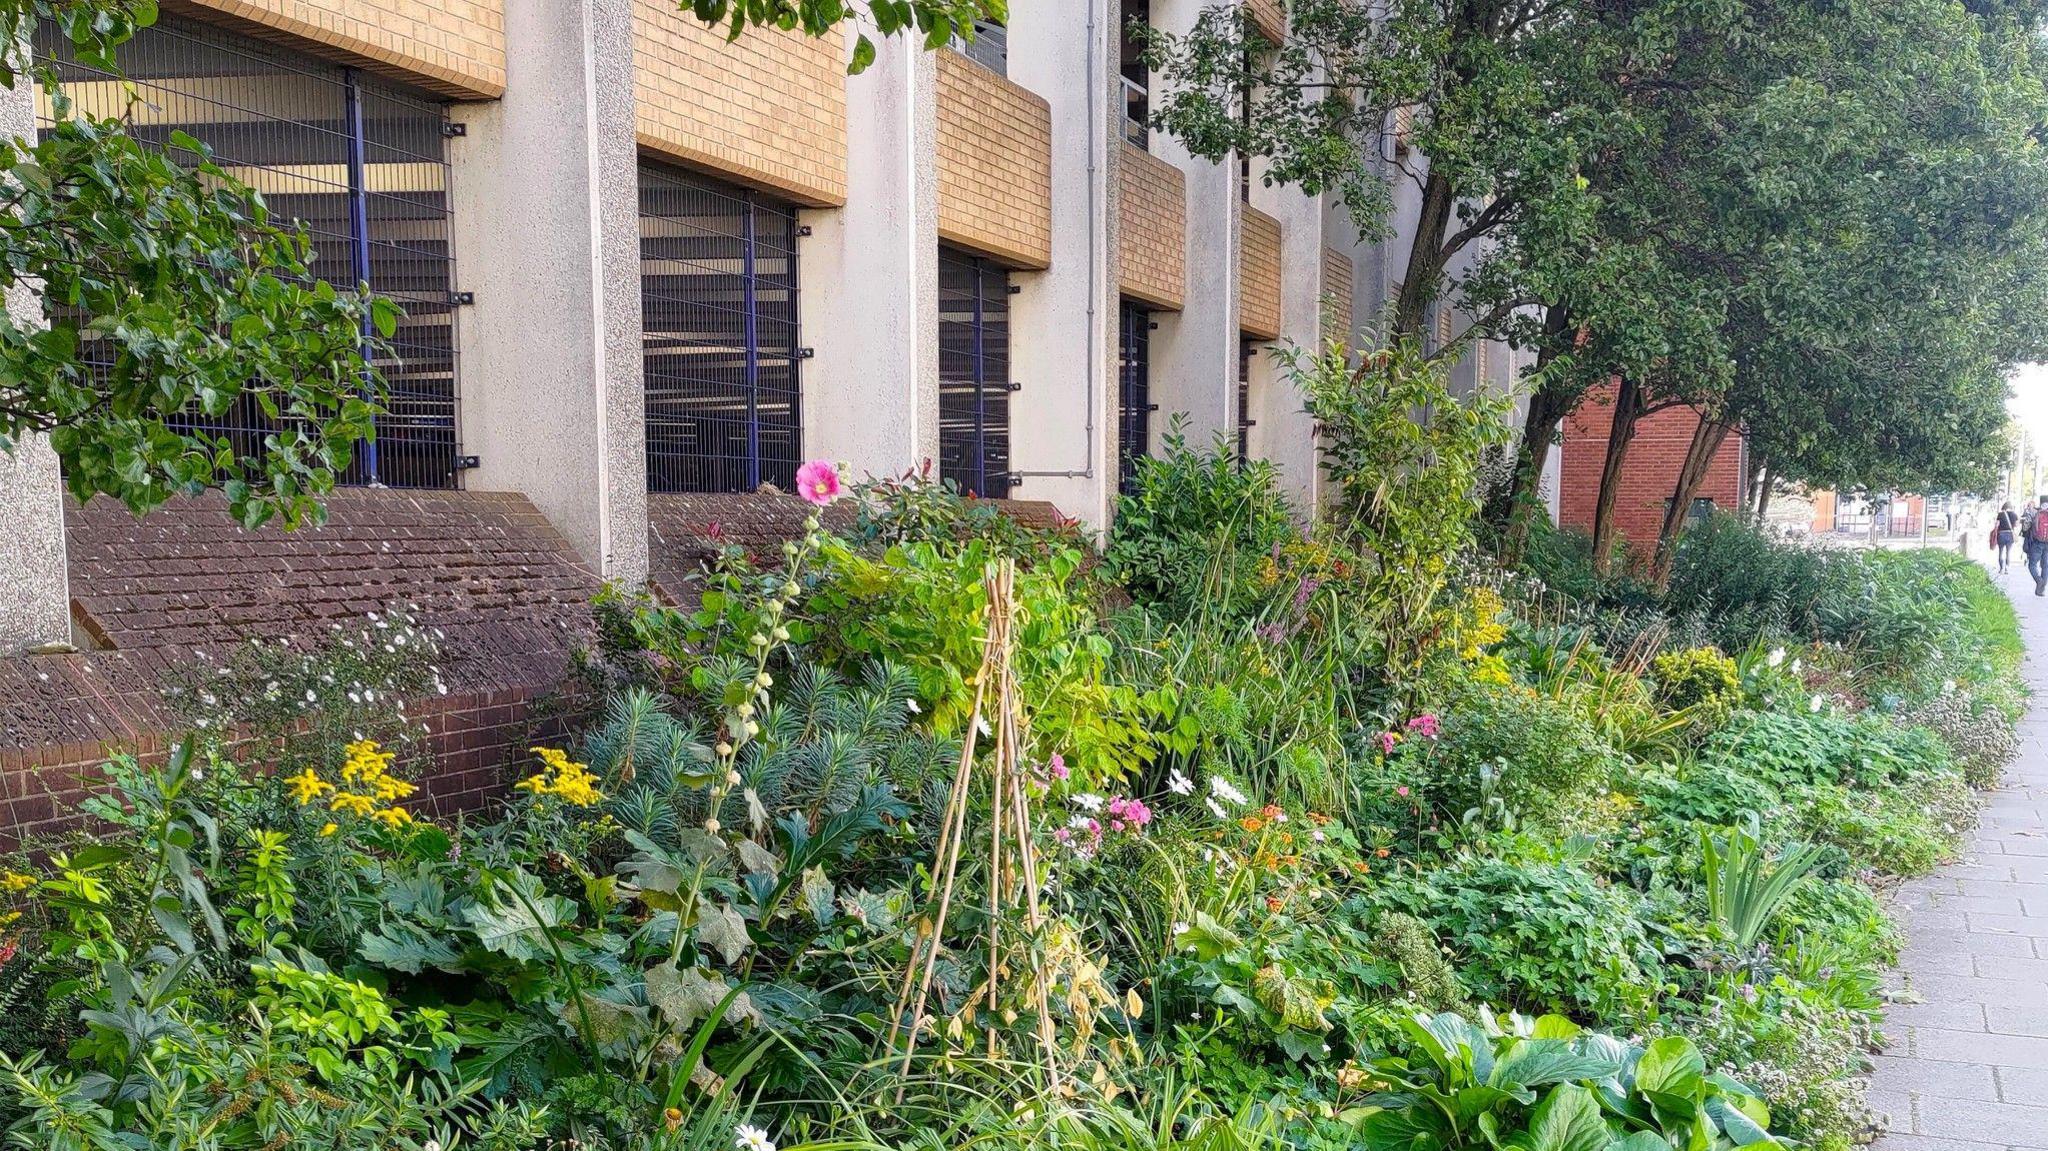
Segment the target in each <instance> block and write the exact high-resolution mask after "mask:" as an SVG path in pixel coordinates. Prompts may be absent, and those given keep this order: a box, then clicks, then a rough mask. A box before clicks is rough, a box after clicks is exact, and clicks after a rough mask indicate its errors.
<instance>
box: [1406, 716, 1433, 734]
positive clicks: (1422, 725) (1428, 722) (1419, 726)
mask: <svg viewBox="0 0 2048 1151" xmlns="http://www.w3.org/2000/svg"><path fill="white" fill-rule="evenodd" d="M1436 722H1437V721H1436V716H1435V715H1433V714H1431V713H1429V712H1423V713H1422V714H1421V715H1418V716H1416V717H1415V718H1414V719H1411V720H1409V721H1408V730H1409V731H1412V732H1415V733H1416V734H1418V735H1420V736H1422V738H1424V739H1435V738H1436V730H1437V728H1436Z"/></svg>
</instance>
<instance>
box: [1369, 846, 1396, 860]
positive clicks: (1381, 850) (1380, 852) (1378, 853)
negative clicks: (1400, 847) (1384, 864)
mask: <svg viewBox="0 0 2048 1151" xmlns="http://www.w3.org/2000/svg"><path fill="white" fill-rule="evenodd" d="M1373 854H1374V855H1376V856H1378V857H1380V858H1381V859H1385V858H1386V857H1387V856H1389V855H1391V854H1393V853H1392V852H1390V851H1388V850H1387V849H1386V848H1384V847H1382V848H1379V849H1378V850H1376V851H1374V852H1373Z"/></svg>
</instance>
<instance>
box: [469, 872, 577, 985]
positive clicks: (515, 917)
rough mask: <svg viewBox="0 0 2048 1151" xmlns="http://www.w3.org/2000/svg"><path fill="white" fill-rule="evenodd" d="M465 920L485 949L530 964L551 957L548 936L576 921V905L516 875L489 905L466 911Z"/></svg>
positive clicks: (527, 877) (504, 883)
mask: <svg viewBox="0 0 2048 1151" xmlns="http://www.w3.org/2000/svg"><path fill="white" fill-rule="evenodd" d="M462 917H463V919H464V920H465V921H466V922H467V923H468V925H469V929H470V930H471V931H473V932H475V933H476V938H477V942H478V943H481V944H483V946H484V947H485V948H487V949H489V950H491V951H495V952H497V953H498V954H500V955H504V956H506V957H508V958H511V959H516V960H519V961H520V962H522V963H530V962H533V961H535V960H539V959H542V958H545V957H546V956H547V955H548V953H549V948H548V942H547V936H548V932H550V931H552V930H553V929H555V928H557V927H560V926H562V925H563V924H565V923H569V922H572V921H574V920H575V918H576V905H575V904H573V903H571V902H569V901H568V900H566V899H563V898H562V897H561V896H559V895H549V894H548V893H547V892H546V891H545V890H543V889H542V888H541V885H540V880H538V879H535V878H534V877H533V876H532V875H530V874H528V873H527V872H524V871H513V872H511V873H510V874H509V875H508V876H506V877H505V878H504V879H503V880H502V881H501V882H499V883H498V884H497V885H496V886H495V887H494V888H493V890H492V892H491V895H490V902H488V903H472V904H470V905H468V906H467V907H464V908H463V909H462Z"/></svg>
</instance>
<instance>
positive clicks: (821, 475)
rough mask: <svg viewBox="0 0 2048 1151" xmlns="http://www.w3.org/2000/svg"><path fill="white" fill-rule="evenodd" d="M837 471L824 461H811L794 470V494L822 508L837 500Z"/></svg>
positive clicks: (838, 490)
mask: <svg viewBox="0 0 2048 1151" xmlns="http://www.w3.org/2000/svg"><path fill="white" fill-rule="evenodd" d="M839 492H840V487H839V469H838V468H835V467H833V466H832V465H831V464H830V463H827V462H826V461H824V460H812V461H811V462H810V463H807V464H805V465H804V466H802V467H800V468H798V469H797V470H796V494H798V495H800V496H802V497H803V498H804V499H805V500H808V501H809V502H811V503H814V504H816V505H818V506H819V507H821V508H822V507H824V506H825V505H826V504H829V503H831V502H832V501H833V500H836V499H838V498H839Z"/></svg>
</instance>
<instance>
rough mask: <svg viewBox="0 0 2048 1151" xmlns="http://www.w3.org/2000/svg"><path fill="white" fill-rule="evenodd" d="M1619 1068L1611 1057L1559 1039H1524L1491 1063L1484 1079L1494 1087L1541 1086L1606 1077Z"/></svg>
mask: <svg viewBox="0 0 2048 1151" xmlns="http://www.w3.org/2000/svg"><path fill="white" fill-rule="evenodd" d="M1620 1070H1621V1065H1620V1064H1619V1063H1617V1062H1615V1061H1614V1060H1613V1059H1611V1058H1608V1057H1606V1056H1604V1055H1601V1054H1597V1053H1595V1052H1592V1051H1587V1050H1582V1049H1580V1048H1578V1047H1577V1046H1576V1045H1575V1044H1573V1043H1570V1042H1567V1041H1565V1040H1563V1039H1524V1040H1522V1041H1520V1042H1518V1043H1516V1044H1515V1045H1514V1046H1513V1047H1511V1048H1509V1049H1508V1051H1507V1052H1506V1053H1505V1054H1503V1055H1502V1056H1500V1058H1499V1059H1498V1060H1496V1061H1495V1062H1494V1065H1493V1074H1492V1075H1491V1076H1489V1077H1488V1079H1487V1081H1488V1082H1489V1083H1492V1084H1493V1085H1494V1086H1496V1087H1505V1086H1507V1085H1509V1084H1520V1085H1522V1086H1524V1087H1545V1086H1548V1085H1550V1084H1552V1083H1575V1082H1577V1081H1579V1080H1581V1079H1606V1078H1608V1077H1609V1076H1611V1075H1614V1074H1616V1073H1617V1072H1619V1071H1620Z"/></svg>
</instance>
